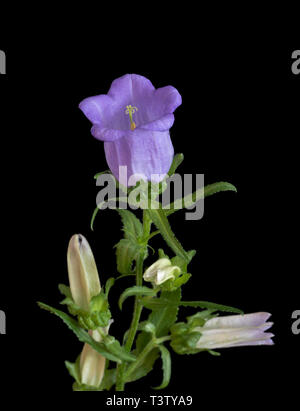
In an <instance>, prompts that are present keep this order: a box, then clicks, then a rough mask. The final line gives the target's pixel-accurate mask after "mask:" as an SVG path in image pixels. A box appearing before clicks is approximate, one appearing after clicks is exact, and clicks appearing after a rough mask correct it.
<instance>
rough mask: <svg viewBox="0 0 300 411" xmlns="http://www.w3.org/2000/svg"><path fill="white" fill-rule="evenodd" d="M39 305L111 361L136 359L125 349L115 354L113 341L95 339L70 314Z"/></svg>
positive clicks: (80, 339) (42, 304) (45, 305)
mask: <svg viewBox="0 0 300 411" xmlns="http://www.w3.org/2000/svg"><path fill="white" fill-rule="evenodd" d="M38 305H39V307H40V308H42V309H44V310H46V311H49V312H50V313H52V314H55V315H56V316H58V317H59V318H60V319H61V320H62V321H63V322H64V323H65V324H66V325H67V326H68V327H69V329H70V330H71V331H73V333H74V334H75V335H76V336H77V338H78V339H79V341H81V342H83V343H87V344H89V345H90V346H91V347H92V348H93V349H94V350H95V351H97V352H98V353H99V354H101V355H103V357H106V358H108V359H109V360H111V361H115V362H119V363H121V362H122V359H123V360H125V361H135V358H134V357H133V356H131V359H130V357H128V355H127V354H129V353H127V352H125V350H124V353H120V356H119V354H118V356H116V355H115V353H116V352H114V353H112V351H114V349H115V347H114V346H113V345H112V343H111V342H110V345H109V344H107V343H106V344H104V342H102V341H101V342H97V341H95V340H94V339H93V338H92V337H91V336H90V335H89V334H88V333H87V332H86V331H85V330H84V329H83V328H82V327H80V325H79V324H78V322H77V321H76V320H74V319H73V318H71V317H70V316H69V315H68V314H66V313H64V312H63V311H60V310H57V309H56V308H53V307H51V306H50V305H47V304H44V303H40V302H38ZM112 338H113V337H112ZM111 348H113V350H111ZM123 354H124V355H123ZM121 356H122V358H121ZM133 358H134V359H133Z"/></svg>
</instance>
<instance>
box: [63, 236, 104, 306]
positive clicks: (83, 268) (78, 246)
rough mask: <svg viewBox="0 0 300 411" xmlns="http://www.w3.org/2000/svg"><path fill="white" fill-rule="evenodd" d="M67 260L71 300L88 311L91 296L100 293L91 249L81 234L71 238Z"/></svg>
mask: <svg viewBox="0 0 300 411" xmlns="http://www.w3.org/2000/svg"><path fill="white" fill-rule="evenodd" d="M67 260H68V273H69V282H70V288H71V293H72V297H73V300H74V302H75V304H77V305H78V306H79V307H80V308H82V309H83V310H85V311H88V310H89V305H90V300H91V298H92V297H94V296H95V295H98V294H99V293H100V290H101V286H100V281H99V275H98V271H97V267H96V263H95V259H94V256H93V253H92V250H91V248H90V246H89V243H88V242H87V240H86V239H85V238H84V237H83V236H82V235H81V234H75V235H73V237H72V238H71V240H70V242H69V247H68V255H67Z"/></svg>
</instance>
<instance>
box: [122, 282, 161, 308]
mask: <svg viewBox="0 0 300 411" xmlns="http://www.w3.org/2000/svg"><path fill="white" fill-rule="evenodd" d="M133 295H140V296H141V295H146V296H148V297H149V296H152V297H154V296H155V295H156V291H154V290H153V288H148V287H145V286H133V287H130V288H127V289H126V290H125V291H124V292H123V293H122V294H121V297H120V299H119V308H120V310H122V305H123V302H124V301H125V300H126V298H128V297H131V296H133Z"/></svg>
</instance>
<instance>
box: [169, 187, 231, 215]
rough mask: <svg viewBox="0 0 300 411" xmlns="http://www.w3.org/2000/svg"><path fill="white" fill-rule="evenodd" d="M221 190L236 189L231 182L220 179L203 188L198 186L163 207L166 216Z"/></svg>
mask: <svg viewBox="0 0 300 411" xmlns="http://www.w3.org/2000/svg"><path fill="white" fill-rule="evenodd" d="M221 191H235V192H236V191H237V189H236V187H235V186H234V185H233V184H230V183H226V182H224V181H220V182H218V183H214V184H209V185H207V186H205V187H204V188H200V189H199V190H197V191H195V192H194V193H192V194H189V195H187V196H185V197H184V198H181V199H178V200H176V201H174V202H173V203H171V204H168V205H166V206H165V207H164V210H165V213H166V216H169V215H170V214H173V213H175V211H178V210H181V209H183V208H186V207H191V206H192V205H193V204H195V203H196V202H197V201H199V200H202V199H203V198H206V197H209V196H211V195H213V194H215V193H219V192H221Z"/></svg>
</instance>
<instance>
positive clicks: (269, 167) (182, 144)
mask: <svg viewBox="0 0 300 411" xmlns="http://www.w3.org/2000/svg"><path fill="white" fill-rule="evenodd" d="M134 8H135V6H134V5H128V8H127V13H126V14H123V12H124V13H125V11H126V10H125V11H124V10H120V9H118V8H116V10H115V11H114V13H111V12H110V14H107V13H108V12H106V10H104V9H103V10H99V11H98V10H96V9H91V10H89V13H87V16H86V15H85V14H83V15H82V16H81V17H80V18H76V20H74V19H72V18H71V15H68V14H67V13H64V14H60V13H58V14H57V15H56V16H55V18H53V19H52V20H51V19H49V20H47V22H46V20H44V19H35V18H33V19H32V24H33V26H32V27H30V25H31V23H29V22H28V23H27V25H26V28H24V29H22V30H21V29H20V30H19V31H18V33H17V35H16V32H15V29H16V26H17V25H16V24H12V26H11V27H10V28H8V29H7V31H6V32H5V33H4V34H6V36H4V37H1V39H0V40H1V43H0V49H2V50H5V51H6V54H7V75H5V76H0V87H1V98H0V101H1V142H2V150H1V153H2V161H1V171H2V190H3V196H2V205H3V212H2V220H3V234H2V235H3V237H2V239H3V246H2V253H1V255H2V263H3V269H2V270H1V271H2V273H1V288H0V298H1V299H0V309H2V310H4V311H5V312H6V316H7V335H5V336H0V345H1V353H2V354H1V356H2V360H1V380H2V381H1V387H2V390H3V392H5V391H6V387H9V388H12V389H15V390H18V391H22V392H23V391H24V390H26V392H27V395H28V398H33V397H31V396H33V394H34V392H35V391H39V392H43V391H44V392H45V393H49V392H53V393H54V392H55V393H59V394H65V393H68V392H71V384H72V380H71V378H70V377H69V376H68V374H67V371H66V370H65V368H64V363H63V362H64V360H66V359H67V360H71V361H72V360H74V359H75V358H76V356H77V354H78V353H79V352H80V350H81V346H82V344H81V343H78V342H77V341H76V338H75V337H74V336H73V334H72V333H71V332H70V331H68V330H67V329H66V328H65V326H64V325H63V324H62V323H61V322H60V321H59V320H58V319H57V318H55V317H53V316H50V314H48V313H46V312H41V311H40V310H39V309H38V307H37V305H36V301H38V300H39V301H43V302H46V303H49V304H50V305H54V306H58V302H59V300H60V295H59V293H58V291H57V284H58V283H60V282H64V283H66V282H67V269H66V249H67V245H68V241H69V238H70V237H71V235H72V234H74V233H82V234H83V235H85V236H86V237H87V239H88V240H89V242H90V244H91V246H92V248H93V250H94V253H95V257H96V261H97V264H98V268H99V273H100V277H101V281H102V283H104V282H105V280H106V279H107V278H108V277H110V276H111V275H113V274H114V273H116V270H115V257H114V251H113V248H112V247H113V245H115V244H116V243H117V242H118V241H119V239H120V235H121V231H120V228H121V225H120V221H119V217H118V215H117V213H115V212H114V211H112V210H107V211H104V212H103V213H100V214H99V215H98V217H97V219H96V223H95V231H94V232H91V231H90V229H89V223H90V217H91V213H92V211H93V209H94V207H95V197H96V194H97V187H96V186H95V180H94V179H93V176H94V174H95V173H96V172H99V171H102V170H105V169H106V168H107V166H106V162H105V157H104V152H103V145H102V143H101V142H99V141H97V140H95V139H93V138H92V136H91V135H90V132H89V130H90V123H89V122H88V120H87V119H86V118H85V117H84V115H83V114H82V113H81V112H80V110H79V109H78V104H79V102H80V101H81V100H82V99H83V98H85V97H88V96H91V95H95V94H101V93H106V92H107V91H108V89H109V86H110V83H111V82H112V81H113V80H114V79H115V78H117V77H119V76H121V75H123V74H126V73H137V74H141V75H144V76H146V77H148V78H149V79H150V80H151V81H152V83H153V84H154V86H155V87H162V86H165V85H173V86H174V87H176V88H177V89H178V90H179V92H180V93H181V95H182V99H183V104H182V106H181V107H179V108H178V109H177V110H176V113H175V117H176V121H175V124H174V126H173V127H172V129H171V137H172V140H173V144H174V147H175V152H177V153H179V152H183V153H184V155H185V160H184V163H183V164H182V165H181V167H180V170H179V171H180V172H181V173H193V174H196V173H204V174H205V183H206V184H207V183H213V182H216V181H229V182H231V183H233V184H234V185H235V186H236V187H237V189H238V192H237V193H231V192H228V193H220V194H216V195H215V196H213V197H211V198H209V199H207V200H206V202H205V215H204V218H203V219H202V220H200V221H197V222H191V221H185V219H184V213H183V212H182V213H177V214H176V215H174V216H172V217H171V218H170V222H171V224H172V227H173V229H174V232H175V233H176V234H177V236H178V238H179V240H180V241H181V242H182V244H183V245H184V247H185V249H194V248H195V249H197V250H198V252H197V255H196V257H195V258H194V259H193V261H192V263H191V266H190V267H191V272H192V273H193V278H192V280H191V281H190V282H189V283H188V284H187V285H186V286H185V287H184V289H183V292H184V299H185V300H187V299H192V300H197V299H202V300H208V301H213V302H217V303H221V304H227V305H232V306H236V307H239V308H241V309H243V310H244V311H245V312H256V311H268V312H270V313H272V320H273V321H274V323H275V325H274V327H273V332H274V334H275V338H274V341H275V345H274V346H273V347H249V348H248V347H245V348H236V349H230V350H224V351H223V352H222V356H221V357H212V356H209V355H208V354H207V355H206V354H205V353H204V354H199V355H197V356H182V357H181V356H178V355H176V354H175V353H173V354H172V359H173V364H172V368H173V374H172V380H171V383H170V386H169V388H168V389H167V390H166V391H164V392H163V393H166V392H172V393H176V394H177V395H178V394H181V393H190V394H191V395H193V398H194V402H195V403H198V404H199V405H200V404H201V403H202V401H203V398H211V401H212V402H213V404H214V403H216V402H218V403H220V404H222V405H226V406H233V405H234V404H235V403H236V404H237V405H238V404H239V403H238V400H237V397H236V396H237V393H239V394H240V395H242V397H244V399H245V400H246V401H247V402H249V403H252V404H256V403H257V401H259V402H260V404H263V403H265V402H266V403H267V402H269V401H270V402H271V401H274V400H277V399H279V398H283V397H284V398H285V399H286V400H288V401H291V402H292V403H293V401H296V397H295V394H294V391H295V389H296V388H297V387H296V384H297V383H296V381H297V379H296V378H295V377H294V376H293V375H292V371H293V370H294V369H295V370H297V367H299V351H298V350H299V337H298V336H295V335H293V334H292V332H291V324H292V320H291V314H292V312H293V311H294V310H296V309H299V308H300V307H299V279H298V278H297V277H299V276H298V273H297V269H296V268H293V267H292V260H293V258H294V253H296V252H297V249H296V245H295V243H293V242H291V240H290V238H291V237H290V233H291V232H296V231H297V228H296V224H297V221H296V218H297V217H296V214H293V213H294V211H295V212H296V208H297V202H296V194H297V184H296V183H295V182H294V180H293V178H295V181H296V177H297V172H298V170H297V157H298V155H297V151H296V142H297V141H296V140H297V137H298V134H299V91H300V89H299V83H300V75H298V76H295V75H294V74H293V73H292V72H291V63H292V60H291V54H292V52H293V50H295V49H299V42H298V43H297V42H296V40H297V37H295V35H294V33H293V32H292V30H290V29H283V28H280V27H279V26H278V25H277V27H273V26H272V25H271V20H264V21H259V20H258V19H257V20H255V21H253V20H251V19H250V20H249V21H247V22H246V21H244V20H243V19H241V20H235V21H234V24H233V25H231V24H229V22H228V24H226V22H224V21H223V25H219V23H218V21H216V20H215V19H214V15H211V16H210V18H209V23H208V22H207V21H205V20H206V17H205V16H203V15H202V16H201V17H199V15H198V16H197V17H196V16H195V15H193V11H192V10H189V12H188V13H187V14H184V15H181V16H180V17H179V15H177V16H176V18H175V16H173V15H171V14H168V13H167V14H162V13H161V12H157V11H155V10H152V12H153V15H152V14H151V16H150V15H149V16H148V17H149V18H147V19H146V18H145V14H144V12H143V13H142V12H141V11H139V9H136V10H132V9H134ZM125 9H126V7H125ZM79 11H80V10H79ZM179 11H180V10H179ZM43 13H44V14H46V11H44V12H43ZM120 16H122V19H120V18H119V17H120ZM44 17H45V16H44ZM117 17H118V18H117ZM205 23H208V24H205ZM275 26H276V24H275ZM289 27H290V28H292V27H293V24H292V23H290V26H289ZM30 29H31V30H30ZM2 39H4V40H2ZM5 39H7V41H6V40H5ZM2 41H3V42H2ZM288 230H289V231H288ZM151 245H152V246H153V247H154V248H158V247H160V246H164V244H163V242H162V240H160V239H158V238H156V239H155V240H153V242H152V244H151ZM164 248H165V249H167V247H166V246H165V247H164ZM149 263H150V259H149ZM121 281H123V283H122V284H121ZM129 285H131V283H130V280H128V279H123V280H120V282H119V284H118V285H117V286H116V287H114V289H113V290H112V294H111V297H112V300H111V301H112V304H113V303H116V301H117V299H118V296H119V295H120V293H121V291H122V289H123V288H125V287H127V286H129ZM132 302H133V301H132V300H131V301H130V300H128V301H126V303H125V304H124V311H123V312H122V313H120V312H119V310H118V308H117V307H116V306H114V305H112V312H113V317H114V319H115V323H114V325H113V326H112V327H111V332H112V333H113V334H114V335H116V336H118V337H119V338H120V337H121V335H122V333H123V332H124V331H125V330H126V329H127V327H128V325H129V318H130V315H131V310H132ZM191 312H193V310H191V309H185V311H183V313H182V315H183V317H184V314H186V315H188V314H190V313H191ZM183 317H182V318H183ZM296 344H297V345H296ZM160 379H161V371H160V364H159V362H158V363H157V365H156V367H155V372H154V373H152V374H150V375H149V376H148V377H146V378H145V379H143V380H141V381H140V382H136V383H132V384H128V385H127V386H126V389H127V390H128V391H131V392H132V393H136V394H137V393H139V392H147V391H148V387H151V386H155V385H158V384H159V382H160ZM283 380H285V382H286V383H287V386H286V388H285V389H283V387H282V384H283ZM106 397H107V394H102V393H100V394H99V398H101V399H102V400H103V401H104V399H105V398H106ZM258 398H259V400H258ZM98 401H100V399H99V400H98ZM33 402H34V401H33ZM100 403H101V401H100V402H99V404H100Z"/></svg>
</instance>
